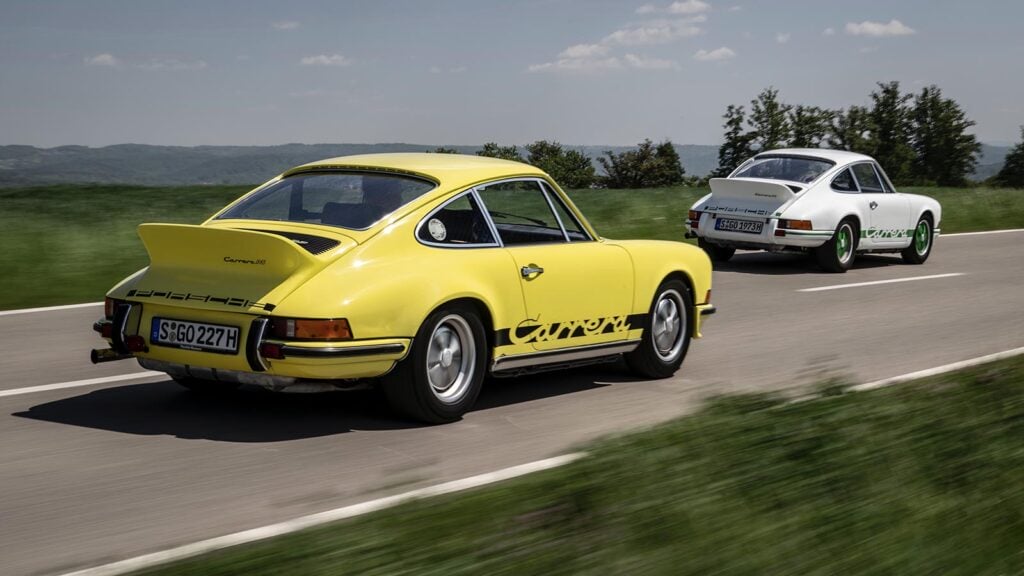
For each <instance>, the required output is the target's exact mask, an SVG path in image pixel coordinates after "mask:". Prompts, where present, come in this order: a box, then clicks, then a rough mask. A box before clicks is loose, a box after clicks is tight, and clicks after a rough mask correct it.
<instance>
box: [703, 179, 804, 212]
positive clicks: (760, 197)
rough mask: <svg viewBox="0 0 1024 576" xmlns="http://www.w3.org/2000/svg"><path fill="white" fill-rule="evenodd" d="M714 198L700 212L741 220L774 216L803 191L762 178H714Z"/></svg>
mask: <svg viewBox="0 0 1024 576" xmlns="http://www.w3.org/2000/svg"><path fill="white" fill-rule="evenodd" d="M710 185H711V196H710V197H708V199H707V201H706V202H705V203H704V205H703V206H701V207H699V210H701V211H705V212H717V213H724V214H735V215H738V216H771V215H773V214H775V213H776V212H778V211H780V210H781V208H782V207H783V206H784V205H785V204H787V203H788V202H790V201H791V200H793V199H794V198H796V196H797V194H799V193H800V192H802V191H803V187H802V186H800V185H797V184H786V183H783V182H779V181H778V180H767V179H760V178H712V179H711V181H710Z"/></svg>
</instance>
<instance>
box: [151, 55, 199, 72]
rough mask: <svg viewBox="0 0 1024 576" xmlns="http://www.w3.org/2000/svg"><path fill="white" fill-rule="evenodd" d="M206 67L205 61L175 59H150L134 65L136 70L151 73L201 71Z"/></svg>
mask: <svg viewBox="0 0 1024 576" xmlns="http://www.w3.org/2000/svg"><path fill="white" fill-rule="evenodd" d="M206 67H207V64H206V61H205V60H191V61H186V60H178V59H177V58H151V59H150V60H148V61H146V62H143V63H141V64H136V68H141V69H143V70H153V71H164V70H172V71H179V70H203V69H205V68H206Z"/></svg>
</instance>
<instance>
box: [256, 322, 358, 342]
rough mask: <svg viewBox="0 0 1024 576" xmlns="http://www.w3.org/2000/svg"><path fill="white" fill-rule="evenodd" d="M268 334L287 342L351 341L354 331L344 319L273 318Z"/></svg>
mask: <svg viewBox="0 0 1024 576" xmlns="http://www.w3.org/2000/svg"><path fill="white" fill-rule="evenodd" d="M267 332H268V333H269V334H270V335H271V336H273V337H274V338H282V339H287V340H351V339H352V330H351V329H350V328H349V326H348V320H346V319H344V318H337V319H333V318H332V319H327V320H309V319H303V318H272V319H271V320H270V326H268V327H267Z"/></svg>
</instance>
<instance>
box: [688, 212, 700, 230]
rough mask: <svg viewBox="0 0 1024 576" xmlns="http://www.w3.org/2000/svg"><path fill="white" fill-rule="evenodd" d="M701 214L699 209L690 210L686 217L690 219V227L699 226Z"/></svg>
mask: <svg viewBox="0 0 1024 576" xmlns="http://www.w3.org/2000/svg"><path fill="white" fill-rule="evenodd" d="M701 214H703V212H701V211H700V210H690V212H689V213H688V214H687V216H686V218H687V220H689V221H690V228H697V227H698V226H700V215H701Z"/></svg>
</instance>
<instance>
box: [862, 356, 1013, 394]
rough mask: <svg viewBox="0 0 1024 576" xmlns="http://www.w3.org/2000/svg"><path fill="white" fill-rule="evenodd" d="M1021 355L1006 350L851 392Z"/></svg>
mask: <svg viewBox="0 0 1024 576" xmlns="http://www.w3.org/2000/svg"><path fill="white" fill-rule="evenodd" d="M1021 354H1024V348H1014V349H1012V350H1004V351H1002V352H996V353H995V354H989V355H987V356H979V357H977V358H970V359H968V360H962V361H960V362H953V363H952V364H946V365H944V366H937V367H935V368H928V369H925V370H918V371H917V372H911V373H909V374H902V375H900V376H893V377H892V378H885V379H883V380H875V381H874V382H868V383H866V384H858V385H856V386H851V387H850V390H854V391H858V392H859V391H862V390H874V389H875V388H882V387H885V386H892V385H893V384H902V383H904V382H909V381H911V380H918V379H921V378H928V377H930V376H938V375H939V374H945V373H947V372H955V371H956V370H961V369H963V368H970V367H972V366H978V365H980V364H986V363H988V362H995V361H996V360H1004V359H1006V358H1012V357H1014V356H1020V355H1021Z"/></svg>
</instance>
